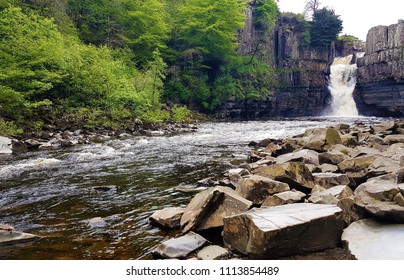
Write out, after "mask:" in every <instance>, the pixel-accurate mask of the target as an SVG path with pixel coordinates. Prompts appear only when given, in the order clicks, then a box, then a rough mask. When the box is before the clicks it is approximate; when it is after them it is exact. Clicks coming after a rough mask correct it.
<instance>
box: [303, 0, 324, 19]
mask: <svg viewBox="0 0 404 280" xmlns="http://www.w3.org/2000/svg"><path fill="white" fill-rule="evenodd" d="M320 4H321V3H320V1H319V0H306V4H305V6H304V11H303V13H304V16H305V18H306V19H308V20H310V19H312V17H313V16H314V13H315V12H317V11H318V8H319V7H320Z"/></svg>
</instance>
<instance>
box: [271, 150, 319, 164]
mask: <svg viewBox="0 0 404 280" xmlns="http://www.w3.org/2000/svg"><path fill="white" fill-rule="evenodd" d="M286 162H304V163H307V164H314V165H319V153H318V152H316V151H312V150H307V149H304V150H300V151H297V152H293V153H288V154H284V155H280V156H279V157H277V158H276V163H280V164H281V163H286Z"/></svg>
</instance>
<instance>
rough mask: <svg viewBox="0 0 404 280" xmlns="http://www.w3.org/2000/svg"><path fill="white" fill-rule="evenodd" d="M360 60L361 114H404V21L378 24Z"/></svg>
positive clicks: (359, 105)
mask: <svg viewBox="0 0 404 280" xmlns="http://www.w3.org/2000/svg"><path fill="white" fill-rule="evenodd" d="M365 52H366V55H365V56H364V57H363V58H359V59H358V63H357V64H358V83H357V90H356V92H355V101H356V103H357V107H358V110H359V113H360V114H362V115H381V116H403V115H404V20H400V21H399V22H398V23H397V24H393V25H390V26H376V27H373V28H371V29H370V30H369V32H368V35H367V38H366V49H365Z"/></svg>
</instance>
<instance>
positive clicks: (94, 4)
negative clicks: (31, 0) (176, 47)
mask: <svg viewBox="0 0 404 280" xmlns="http://www.w3.org/2000/svg"><path fill="white" fill-rule="evenodd" d="M69 8H70V11H71V14H72V16H73V20H74V22H75V23H76V25H77V28H78V30H79V33H80V37H81V39H82V40H83V41H84V42H86V43H92V44H95V45H104V44H106V45H108V46H113V47H130V48H131V49H132V50H133V51H134V53H135V56H136V57H135V58H136V59H137V60H138V61H139V62H140V63H142V64H145V63H146V62H147V60H149V59H151V58H152V57H153V51H154V50H155V49H156V48H158V49H160V50H163V49H165V48H166V45H165V40H166V39H167V38H168V31H169V26H168V24H167V23H166V19H167V14H166V13H165V6H164V2H162V1H159V0H149V1H144V0H98V1H94V0H69Z"/></svg>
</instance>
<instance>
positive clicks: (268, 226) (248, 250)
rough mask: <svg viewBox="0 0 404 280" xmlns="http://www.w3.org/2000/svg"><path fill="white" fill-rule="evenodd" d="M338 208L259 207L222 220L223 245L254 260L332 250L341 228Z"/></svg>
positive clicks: (297, 204)
mask: <svg viewBox="0 0 404 280" xmlns="http://www.w3.org/2000/svg"><path fill="white" fill-rule="evenodd" d="M342 214H343V213H342V210H341V208H339V207H337V206H334V205H318V204H310V203H296V204H288V205H282V206H274V207H262V208H260V209H253V210H250V211H248V212H246V213H243V214H239V215H235V216H231V217H227V218H225V219H224V230H223V240H224V242H225V244H226V245H227V246H228V247H230V248H233V249H235V250H237V251H238V252H240V253H242V254H244V255H248V256H249V257H250V258H254V259H268V258H274V257H283V256H290V255H295V254H300V253H307V252H313V251H319V250H323V249H326V248H332V247H335V245H337V244H338V243H339V242H340V240H341V239H340V238H341V234H342V230H343V227H344V221H343V215H342Z"/></svg>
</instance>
